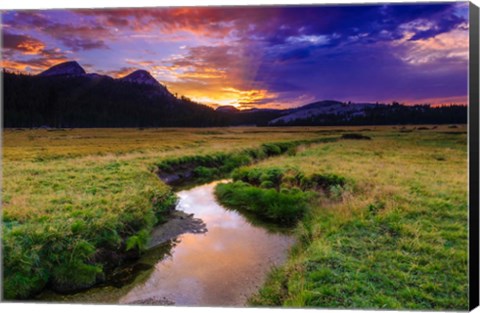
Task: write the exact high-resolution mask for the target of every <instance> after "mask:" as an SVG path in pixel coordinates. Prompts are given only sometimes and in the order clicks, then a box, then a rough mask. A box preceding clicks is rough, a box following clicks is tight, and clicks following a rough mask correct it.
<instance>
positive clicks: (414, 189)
mask: <svg viewBox="0 0 480 313" xmlns="http://www.w3.org/2000/svg"><path fill="white" fill-rule="evenodd" d="M369 135H370V136H371V137H372V140H371V141H353V140H350V141H342V142H340V143H329V144H324V145H318V146H314V147H311V148H310V149H307V150H305V151H304V152H303V153H298V154H297V155H295V156H282V157H280V158H277V159H275V161H273V160H266V161H265V162H261V163H259V164H256V165H255V168H260V169H261V168H270V167H271V166H276V167H280V168H283V167H288V166H293V165H294V166H296V167H297V168H298V169H299V170H302V171H303V172H305V173H306V174H307V175H308V173H315V172H330V173H336V174H337V175H340V176H344V177H346V178H347V180H349V181H351V182H352V186H353V188H352V190H350V191H348V190H347V191H343V192H342V193H341V194H340V197H339V199H338V200H337V201H332V200H331V199H328V198H321V197H319V198H318V199H317V203H316V205H314V206H313V208H311V209H310V211H309V214H307V215H306V216H305V217H304V218H303V219H302V221H301V223H299V225H298V226H297V228H296V233H297V238H298V243H297V245H296V246H295V248H294V249H293V251H292V254H291V256H290V258H289V261H288V262H287V263H286V264H285V265H284V266H283V267H281V268H280V269H277V270H275V271H273V272H272V273H271V274H270V276H269V279H268V281H267V283H266V285H265V286H264V287H263V288H261V290H260V291H259V293H258V294H257V295H255V296H254V297H252V299H251V300H250V301H251V304H252V305H257V306H262V305H266V306H277V305H281V306H287V307H309V306H313V307H331V308H378V309H380V308H382V309H436V310H465V309H467V307H468V297H467V291H468V278H467V260H468V255H467V244H468V241H467V213H468V209H467V208H468V207H467V150H466V135H465V134H445V133H440V132H428V133H419V132H410V133H396V132H375V133H369ZM438 156H442V157H441V158H439V157H438Z"/></svg>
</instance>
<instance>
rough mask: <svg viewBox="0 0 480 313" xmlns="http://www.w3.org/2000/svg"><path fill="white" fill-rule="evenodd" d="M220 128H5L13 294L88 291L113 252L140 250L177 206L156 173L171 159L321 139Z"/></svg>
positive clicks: (6, 251) (7, 267)
mask: <svg viewBox="0 0 480 313" xmlns="http://www.w3.org/2000/svg"><path fill="white" fill-rule="evenodd" d="M253 129H255V128H253ZM211 131H214V132H215V136H214V137H215V138H213V136H212V135H211V134H210V133H208V132H207V133H205V130H199V129H146V130H136V129H78V130H77V129H74V130H64V131H46V130H28V129H27V130H5V132H4V134H3V136H4V138H3V139H4V140H3V142H4V149H3V160H4V163H3V176H4V179H3V190H2V211H3V233H2V238H3V239H2V240H3V242H2V243H3V256H4V260H3V267H4V268H3V273H4V285H3V286H4V288H3V289H4V290H3V291H4V297H5V298H7V299H21V298H28V297H31V296H32V295H34V294H35V293H37V292H38V291H40V290H41V289H42V288H44V287H45V286H46V285H47V283H49V284H50V285H51V286H52V287H53V288H55V289H58V290H62V291H72V290H76V289H80V288H84V287H88V286H90V285H92V284H94V283H95V282H97V281H101V280H102V279H103V277H104V276H105V271H106V270H107V269H108V268H109V267H111V266H112V264H109V261H108V259H109V258H108V257H105V255H106V253H105V251H117V252H119V253H128V254H132V253H133V254H134V253H138V251H141V250H142V248H143V247H144V245H145V242H146V240H147V237H148V236H147V234H148V233H149V232H150V230H151V228H152V227H153V225H154V224H156V223H158V222H162V221H164V220H165V218H166V216H167V215H168V214H167V213H168V210H169V208H170V207H171V206H172V205H173V204H174V203H175V197H174V196H173V195H172V191H171V188H170V187H169V186H167V185H165V184H164V183H162V182H161V181H160V180H159V179H158V177H157V176H156V173H155V171H156V169H157V167H158V165H159V164H161V163H162V162H163V161H165V160H177V159H181V158H188V157H189V156H202V155H203V156H204V155H211V154H217V155H218V154H224V155H226V154H228V153H231V152H232V151H238V150H239V149H253V148H258V147H259V146H261V145H262V144H263V143H272V142H273V143H275V142H285V141H296V140H298V138H299V137H300V138H302V140H311V139H317V138H318V136H317V135H316V134H315V133H313V132H310V131H308V130H304V129H302V128H297V129H296V131H297V132H296V133H282V132H281V131H280V130H279V129H262V131H261V132H260V133H251V132H250V129H249V128H235V129H213V130H211ZM327 137H328V136H327ZM330 137H331V136H330ZM232 138H234V139H232ZM226 163H228V162H226ZM107 255H108V254H107Z"/></svg>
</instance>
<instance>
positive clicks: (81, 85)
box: [3, 61, 225, 128]
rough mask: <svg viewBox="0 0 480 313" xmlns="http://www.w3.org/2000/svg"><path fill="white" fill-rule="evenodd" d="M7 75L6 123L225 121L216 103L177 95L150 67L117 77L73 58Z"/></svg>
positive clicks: (147, 124) (139, 124)
mask: <svg viewBox="0 0 480 313" xmlns="http://www.w3.org/2000/svg"><path fill="white" fill-rule="evenodd" d="M3 81H4V126H5V127H40V126H43V125H46V126H49V127H68V128H71V127H166V126H172V127H173V126H190V127H203V126H209V125H214V126H224V125H225V122H224V121H223V120H222V118H223V117H222V116H221V115H220V114H215V111H214V110H213V109H212V108H210V107H208V106H206V105H202V104H199V103H195V102H193V101H191V100H189V99H188V98H185V97H182V98H176V97H175V96H174V95H172V94H171V93H170V92H168V90H167V89H166V87H165V86H163V85H162V84H160V83H159V82H157V81H156V80H155V79H154V78H153V77H152V76H151V75H150V73H148V72H146V71H135V72H133V73H131V74H129V75H127V76H125V77H123V78H120V79H113V78H112V77H109V76H106V75H100V74H96V73H88V74H87V73H85V71H84V70H83V69H82V68H81V66H80V65H79V64H78V63H77V62H74V61H72V62H66V63H62V64H58V65H55V66H53V67H51V68H50V69H48V70H46V71H44V72H42V73H40V74H39V75H34V76H30V75H21V74H13V73H7V72H4V79H3Z"/></svg>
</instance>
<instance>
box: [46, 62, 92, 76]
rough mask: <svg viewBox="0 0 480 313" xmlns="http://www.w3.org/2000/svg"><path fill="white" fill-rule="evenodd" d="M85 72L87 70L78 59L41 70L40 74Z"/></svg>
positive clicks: (76, 73) (53, 74)
mask: <svg viewBox="0 0 480 313" xmlns="http://www.w3.org/2000/svg"><path fill="white" fill-rule="evenodd" d="M85 73H86V72H85V70H84V69H83V68H82V67H81V66H80V64H78V63H77V62H76V61H68V62H64V63H60V64H56V65H54V66H52V67H50V68H49V69H47V70H45V71H43V72H41V73H40V74H38V76H63V75H83V74H85Z"/></svg>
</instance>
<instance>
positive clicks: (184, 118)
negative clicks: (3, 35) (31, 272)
mask: <svg viewBox="0 0 480 313" xmlns="http://www.w3.org/2000/svg"><path fill="white" fill-rule="evenodd" d="M3 81H4V86H3V87H4V88H3V90H4V127H41V126H48V127H58V128H61V127H65V128H70V127H209V126H235V125H252V126H255V125H256V126H308V125H368V124H427V123H432V124H437V123H466V122H467V108H466V107H465V106H450V107H442V108H431V107H429V106H404V105H399V104H394V105H386V104H369V103H359V104H355V103H343V102H339V101H335V100H325V101H319V102H314V103H310V104H307V105H304V106H301V107H298V108H294V109H285V110H279V109H261V108H254V109H249V110H238V109H237V108H235V107H233V106H221V107H218V108H217V109H213V108H211V107H209V106H206V105H202V104H200V103H196V102H194V101H191V100H190V99H188V98H187V97H180V98H177V97H175V96H174V95H173V94H172V93H170V91H168V89H167V88H166V86H164V85H163V84H161V83H160V82H158V81H157V80H156V79H155V78H154V77H153V76H152V75H151V74H150V73H149V72H148V71H145V70H136V71H134V72H132V73H130V74H128V75H126V76H125V77H122V78H119V79H114V78H112V77H109V76H107V75H100V74H97V73H86V71H85V70H84V69H83V68H82V67H81V66H80V65H79V64H78V63H77V62H75V61H70V62H65V63H61V64H57V65H55V66H53V67H51V68H49V69H47V70H46V71H44V72H42V73H40V74H38V75H34V76H30V75H21V74H13V73H6V72H4V79H3Z"/></svg>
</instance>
